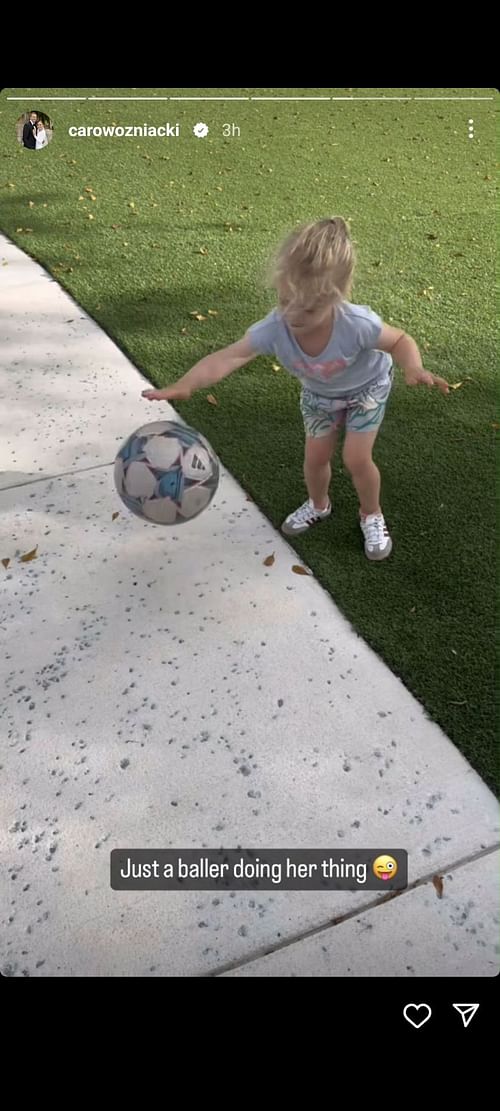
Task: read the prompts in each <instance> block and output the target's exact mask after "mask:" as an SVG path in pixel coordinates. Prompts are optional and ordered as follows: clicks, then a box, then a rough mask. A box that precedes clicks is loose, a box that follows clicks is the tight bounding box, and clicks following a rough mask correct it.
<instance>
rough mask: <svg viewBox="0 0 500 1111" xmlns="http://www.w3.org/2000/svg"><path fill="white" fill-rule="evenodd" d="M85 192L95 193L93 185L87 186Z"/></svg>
mask: <svg viewBox="0 0 500 1111" xmlns="http://www.w3.org/2000/svg"><path fill="white" fill-rule="evenodd" d="M83 192H84V193H93V192H94V190H93V188H92V186H91V185H86V186H85V188H84V190H83Z"/></svg>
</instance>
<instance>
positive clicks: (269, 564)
mask: <svg viewBox="0 0 500 1111" xmlns="http://www.w3.org/2000/svg"><path fill="white" fill-rule="evenodd" d="M274 559H275V556H274V552H273V554H272V555H270V556H267V559H265V560H264V561H263V562H264V567H272V565H273V563H274Z"/></svg>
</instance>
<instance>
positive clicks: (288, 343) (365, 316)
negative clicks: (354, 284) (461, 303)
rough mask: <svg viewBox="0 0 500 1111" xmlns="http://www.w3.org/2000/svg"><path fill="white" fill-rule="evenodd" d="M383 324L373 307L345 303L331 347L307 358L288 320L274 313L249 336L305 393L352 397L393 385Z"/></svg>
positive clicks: (260, 352) (337, 315) (337, 313)
mask: <svg viewBox="0 0 500 1111" xmlns="http://www.w3.org/2000/svg"><path fill="white" fill-rule="evenodd" d="M381 329H382V320H381V318H380V316H377V314H376V313H375V312H373V311H372V309H370V308H368V306H367V305H351V304H350V302H348V301H343V302H342V303H341V304H340V305H338V306H337V307H336V310H335V320H334V324H333V328H332V333H331V336H330V339H329V340H328V343H327V345H326V347H325V349H324V351H322V352H321V354H320V355H317V356H315V357H313V356H311V355H306V354H305V352H304V351H303V350H302V348H301V347H300V346H299V344H298V342H297V340H296V339H295V336H294V335H292V332H291V331H290V329H289V327H288V325H287V324H286V322H285V320H284V319H283V316H282V315H281V313H280V312H279V311H278V309H274V310H273V312H270V313H269V315H268V316H266V317H265V318H264V320H259V321H258V322H257V324H253V325H252V326H251V327H250V328H249V329H248V332H247V335H248V337H249V339H250V342H251V344H252V347H253V349H254V351H255V352H256V353H257V354H258V355H274V356H275V357H276V358H277V359H279V361H280V363H281V364H282V365H283V366H284V367H285V369H286V370H288V371H289V372H290V374H293V375H294V377H295V378H298V379H299V380H300V382H301V383H302V385H303V387H304V389H305V390H311V392H312V393H316V394H321V395H322V396H323V397H348V396H349V395H350V394H356V393H358V392H359V391H361V390H362V389H363V388H364V387H365V386H368V385H370V384H371V383H372V382H376V381H380V382H383V381H385V380H387V381H389V377H390V371H391V368H392V359H391V356H390V355H388V354H387V353H386V352H383V351H377V340H378V339H379V337H380V332H381Z"/></svg>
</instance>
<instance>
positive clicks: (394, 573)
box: [0, 89, 498, 788]
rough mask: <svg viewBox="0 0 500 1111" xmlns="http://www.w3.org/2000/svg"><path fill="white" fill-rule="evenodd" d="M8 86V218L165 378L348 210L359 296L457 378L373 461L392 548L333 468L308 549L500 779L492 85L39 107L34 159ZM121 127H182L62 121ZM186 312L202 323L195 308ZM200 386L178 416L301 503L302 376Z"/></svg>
mask: <svg viewBox="0 0 500 1111" xmlns="http://www.w3.org/2000/svg"><path fill="white" fill-rule="evenodd" d="M99 91H101V92H102V93H103V94H107V95H111V93H113V94H115V95H117V96H118V95H119V94H120V93H123V94H128V95H130V93H131V90H126V89H125V90H120V89H117V90H95V92H96V93H98V92H99ZM136 91H137V92H138V93H140V94H141V95H143V96H146V95H148V94H149V95H153V94H154V93H155V92H165V93H172V94H173V93H175V92H176V91H177V92H184V93H187V92H189V93H192V95H195V94H196V93H205V94H211V95H216V94H217V92H220V93H222V92H228V90H215V89H210V90H148V89H141V90H136ZM229 91H230V92H232V93H234V94H235V93H241V94H242V95H243V94H245V95H246V94H249V93H250V94H251V93H254V92H259V91H260V92H262V90H229ZM265 91H266V92H268V93H269V94H272V93H276V94H281V95H284V94H286V93H293V92H298V91H299V90H281V89H280V90H265ZM300 91H301V92H303V93H311V94H313V93H318V94H320V93H324V92H325V90H300ZM328 91H329V92H331V93H332V95H333V94H335V93H338V94H339V95H341V94H343V93H346V92H348V90H328ZM377 91H379V90H377ZM40 92H41V91H40ZM43 92H44V94H45V95H51V94H52V95H57V94H61V93H64V94H65V95H70V93H71V92H74V93H75V94H76V93H79V92H83V93H86V92H87V90H57V89H56V90H50V89H48V90H44V91H43ZM353 92H354V93H355V94H360V95H361V94H362V93H363V92H365V93H367V94H369V93H372V92H373V90H361V89H360V90H353ZM380 92H381V93H382V92H387V93H388V94H392V95H396V94H397V93H398V92H402V93H414V92H415V93H418V92H422V90H411V89H410V90H380ZM426 92H427V93H428V95H431V94H432V92H435V93H436V94H439V93H443V94H444V93H445V92H448V93H449V92H450V90H426ZM451 92H457V93H460V94H461V95H466V94H467V93H468V92H470V93H471V94H473V93H476V94H483V95H485V94H487V93H488V92H490V93H493V92H494V90H451ZM15 93H16V90H4V92H3V93H2V95H1V98H0V109H1V115H0V134H1V144H0V151H1V154H0V227H1V229H2V230H3V231H4V232H5V233H6V234H7V235H8V236H9V237H10V238H11V239H12V240H14V242H15V243H17V244H18V245H19V246H20V247H22V249H23V250H25V251H26V252H27V253H28V254H30V255H32V256H33V257H34V258H36V259H37V260H39V261H40V262H41V263H42V264H43V265H44V266H45V267H46V268H47V269H48V270H49V271H50V272H51V273H52V274H53V275H54V276H55V277H56V278H57V280H58V281H59V282H60V284H61V285H62V286H63V287H64V288H66V289H67V290H68V291H69V292H70V293H71V294H72V296H73V297H74V298H75V299H76V300H77V301H78V302H79V303H80V304H81V305H82V306H83V307H84V308H85V309H86V311H87V312H88V313H90V314H91V316H92V317H94V318H95V320H97V321H98V322H99V324H100V325H101V326H102V327H103V328H104V329H105V331H106V332H107V333H109V335H110V336H112V337H113V338H114V339H115V340H116V342H117V343H118V345H119V346H120V347H121V348H122V349H123V350H124V351H126V352H127V354H128V355H129V356H130V358H131V359H132V360H133V362H134V363H135V364H136V365H137V366H138V367H140V368H141V369H142V370H143V371H144V372H145V373H146V374H147V376H148V377H149V379H150V380H151V382H153V383H154V384H155V385H163V384H165V383H167V382H171V381H173V380H174V379H176V378H177V377H179V376H181V375H182V374H183V373H184V372H185V371H186V370H187V369H188V368H189V367H190V366H191V365H192V364H193V363H194V362H196V361H197V360H198V359H199V358H200V357H201V356H202V355H204V354H206V353H207V352H209V351H212V350H215V349H217V348H218V347H222V346H224V345H225V344H227V343H229V342H231V341H233V340H235V339H237V338H239V337H240V336H241V335H242V334H243V333H244V332H245V330H246V328H247V327H248V326H249V325H250V324H251V323H252V322H254V321H255V320H258V319H260V318H261V317H262V316H263V315H265V313H266V312H267V311H268V310H269V308H270V307H271V305H272V299H271V297H270V294H269V293H267V292H266V290H265V287H264V279H263V274H264V267H265V263H266V259H267V256H268V253H269V251H270V249H271V248H272V247H273V246H274V244H275V242H276V240H277V239H278V238H279V237H280V236H281V234H282V233H283V232H285V231H286V230H288V229H289V228H290V226H291V225H293V224H294V223H295V222H296V221H298V220H310V219H316V218H319V217H321V216H324V215H330V214H332V213H339V214H342V215H344V216H345V217H347V218H349V220H350V221H351V227H352V232H353V236H354V239H355V241H356V243H357V249H358V253H359V265H358V270H357V276H356V282H355V288H354V294H353V300H354V301H355V302H357V303H359V304H368V305H370V306H371V307H372V308H373V309H375V310H376V311H377V312H378V313H379V314H380V315H381V316H382V317H383V318H384V319H385V320H386V321H387V322H389V323H394V324H397V325H400V326H402V327H403V328H405V329H406V330H407V331H408V332H409V333H410V334H411V335H413V336H414V337H415V339H416V340H417V343H418V344H419V346H420V348H421V350H422V352H423V353H424V356H425V364H426V366H427V368H428V369H429V370H434V371H435V372H438V373H439V374H442V375H443V376H444V377H446V378H447V379H448V380H449V381H450V382H451V383H458V382H462V383H463V384H462V386H461V387H460V388H459V389H457V390H454V391H452V392H451V393H450V395H449V397H448V398H444V397H442V396H441V395H440V394H438V393H437V392H431V391H428V392H427V391H426V390H425V389H423V388H422V389H420V390H416V389H415V390H410V389H408V388H407V387H406V386H405V385H404V382H403V381H402V376H401V375H399V376H398V380H397V384H396V387H395V390H394V393H393V395H392V399H391V402H390V405H389V409H388V413H387V417H386V420H385V423H384V426H383V430H382V432H381V434H380V437H379V441H378V443H377V447H376V453H375V458H376V460H377V463H378V464H379V466H380V468H381V471H382V476H383V507H384V510H385V514H386V518H387V521H388V524H389V527H390V530H391V533H392V536H393V540H394V553H393V555H392V556H391V558H390V559H389V560H388V561H387V562H386V563H383V564H381V565H373V564H370V563H369V562H368V561H367V560H366V559H365V557H364V554H363V550H362V543H361V533H360V530H359V527H358V524H357V506H356V498H355V495H354V492H353V489H352V487H351V485H350V481H349V480H348V478H347V476H346V475H345V474H343V473H342V468H341V464H340V462H339V461H337V462H336V465H335V467H334V479H333V486H332V498H333V501H334V506H335V512H334V515H333V516H332V518H331V519H330V520H329V521H328V522H327V523H325V524H324V525H322V526H321V527H320V528H318V529H317V530H315V531H314V532H313V533H312V534H310V535H309V536H306V537H304V538H302V539H298V540H297V541H296V543H295V547H296V549H297V552H298V553H299V555H300V557H301V558H302V559H303V560H304V561H305V562H306V563H307V564H308V565H309V567H311V569H312V570H313V571H314V574H315V575H316V577H317V579H318V580H319V582H321V583H322V584H323V586H324V587H325V588H326V589H327V590H328V591H329V592H330V594H331V595H332V597H333V598H334V599H335V602H336V603H337V604H338V605H339V607H340V608H341V610H342V611H343V612H344V614H345V615H346V616H347V617H348V618H349V620H350V621H351V622H352V624H353V626H354V627H355V628H356V630H357V631H358V632H359V633H360V635H361V636H362V637H364V638H365V640H366V641H367V642H368V643H369V644H370V645H372V647H373V648H374V649H375V651H376V652H378V653H379V654H380V655H381V656H382V657H383V659H384V660H385V661H386V662H387V664H388V665H389V666H390V667H391V668H392V670H393V671H394V672H395V673H396V674H397V675H399V676H400V677H401V679H402V681H403V682H404V683H405V685H406V686H407V687H408V688H409V689H410V690H411V691H412V692H413V693H414V694H415V695H416V697H417V698H418V699H419V700H420V701H421V702H422V703H423V704H424V706H425V707H426V709H427V712H428V713H429V715H430V716H431V717H432V718H433V719H434V720H436V721H437V722H439V724H440V725H441V726H442V728H443V729H444V730H445V732H446V733H447V734H448V735H449V736H450V737H451V738H452V740H453V741H454V743H455V744H456V745H457V746H458V747H459V748H460V750H461V751H462V752H463V753H464V755H465V756H466V757H467V759H468V760H470V762H471V764H473V766H474V767H475V768H476V769H477V770H478V771H479V772H480V773H481V775H482V776H484V778H485V779H486V781H487V782H488V783H489V784H490V785H491V786H494V787H495V786H496V787H497V788H498V762H497V759H496V745H495V740H496V728H495V726H496V720H495V697H494V659H495V655H494V643H495V641H494V629H495V592H496V576H495V556H496V548H495V511H496V499H495V439H496V435H497V432H496V430H495V422H496V421H497V420H498V415H497V404H496V403H497V384H496V375H497V368H496V365H495V358H496V353H497V343H496V340H497V336H496V330H495V315H496V314H495V308H496V304H495V299H494V283H495V250H496V226H495V207H494V206H495V180H494V178H495V174H496V163H495V158H496V150H495V114H496V111H497V108H498V100H497V101H495V102H477V103H475V104H473V105H471V104H470V103H467V102H456V101H455V102H453V103H452V102H432V103H425V102H424V103H422V102H418V101H410V102H408V103H401V102H392V101H386V102H383V103H382V102H372V103H370V102H363V103H355V102H354V103H353V102H347V103H344V104H338V103H333V104H332V103H324V104H323V103H317V104H313V103H311V102H307V103H303V104H297V103H289V102H286V103H279V104H278V103H255V102H254V103H252V102H242V103H237V104H224V103H209V104H198V105H195V104H193V103H182V104H180V103H170V104H168V103H160V104H153V103H152V102H145V103H144V104H138V103H134V102H125V103H109V102H105V101H103V102H98V103H96V104H89V103H88V102H87V103H85V102H81V103H67V102H59V103H56V104H53V105H50V107H48V106H47V105H46V104H45V103H44V107H45V109H46V110H47V111H49V112H50V113H51V114H52V115H53V120H54V140H53V142H52V144H51V145H50V147H49V148H48V150H46V151H42V152H36V153H34V152H30V151H25V150H24V149H22V148H21V147H19V146H18V144H17V143H16V137H15V121H16V117H17V116H18V115H19V114H20V112H21V111H22V110H24V108H25V107H26V108H28V109H29V108H32V107H34V108H37V107H38V105H37V103H36V97H35V98H33V97H32V98H31V100H30V101H29V102H26V105H25V104H24V103H19V104H18V103H9V102H7V100H6V95H7V94H9V95H15ZM470 117H473V118H474V127H475V138H474V140H469V139H468V135H467V131H468V119H469V118H470ZM198 120H203V121H205V122H206V123H207V124H208V125H209V127H210V133H209V136H208V137H207V138H206V139H203V140H198V139H195V138H194V137H193V136H192V135H191V133H190V129H191V127H192V125H193V124H194V123H196V122H197V121H198ZM112 122H115V123H117V124H124V125H127V124H137V125H140V124H143V123H145V122H146V123H149V124H153V125H158V124H162V123H165V122H170V123H176V122H179V123H180V125H181V137H180V138H179V139H159V138H128V139H126V138H123V139H103V138H100V139H99V138H85V139H83V138H70V137H69V135H68V128H69V127H70V126H71V125H75V126H79V125H82V124H85V125H91V124H93V125H99V124H100V125H102V124H110V123H112ZM227 122H234V123H236V124H237V125H238V126H239V127H240V128H241V137H240V138H231V139H223V138H222V126H223V124H224V123H227ZM81 197H83V198H84V199H83V200H81V199H79V198H81ZM92 197H95V198H96V199H95V200H92ZM21 229H22V230H21ZM208 310H211V312H212V313H216V314H217V315H209V311H208ZM194 312H199V313H200V314H202V315H203V316H204V317H206V319H205V320H201V321H197V320H196V319H195V318H194V317H193V316H192V315H191V314H192V313H194ZM469 379H471V380H469ZM140 388H141V386H140V383H139V382H138V391H139V390H140ZM210 392H211V393H214V394H216V397H217V401H218V405H217V406H214V405H211V404H209V403H207V392H206V391H205V392H204V393H200V394H197V395H196V396H195V397H194V398H192V399H191V400H190V401H189V403H186V404H183V405H179V411H180V412H181V413H182V416H183V417H184V418H185V419H186V420H187V421H188V422H189V423H190V424H192V425H194V426H195V427H196V428H198V429H200V431H201V432H203V433H204V434H205V435H206V436H207V437H208V439H209V440H210V441H211V443H212V444H213V446H214V448H215V450H216V451H217V452H218V454H219V455H220V457H221V459H222V461H223V463H224V464H225V466H226V467H228V469H229V470H230V471H231V472H232V473H233V474H234V476H235V477H236V478H237V479H238V481H239V482H240V483H241V484H242V486H243V487H244V488H245V490H247V491H248V492H249V494H250V495H251V497H252V498H253V499H254V500H255V501H256V502H257V504H258V505H259V506H260V507H261V508H262V510H263V511H264V513H265V514H266V515H267V516H268V518H269V519H270V520H271V521H272V522H273V523H274V524H275V525H276V526H278V525H279V524H280V523H281V521H282V519H283V517H284V516H285V515H286V514H287V513H288V512H290V510H291V509H293V508H295V507H296V505H298V504H299V503H300V502H301V501H302V500H303V499H304V495H305V491H304V486H303V479H302V455H303V430H302V422H301V417H300V413H299V408H298V385H297V383H296V382H295V381H294V380H293V379H292V378H291V377H289V376H288V375H287V374H286V372H285V371H283V370H278V371H276V370H274V369H273V365H272V360H266V359H259V360H257V361H256V362H255V363H254V364H252V365H251V366H250V367H248V368H245V369H244V370H242V371H240V372H239V373H238V374H236V375H235V376H233V377H232V378H230V379H228V380H226V381H225V382H223V383H222V384H220V385H219V386H218V387H217V388H215V389H212V390H211V391H210ZM144 415H145V419H149V418H150V419H153V417H154V418H156V417H157V416H158V415H159V410H158V409H157V408H155V410H154V412H153V408H152V407H150V406H148V407H146V405H145V410H144ZM129 431H130V429H124V430H123V434H124V436H125V435H126V434H127V433H128V432H129ZM300 635H301V631H300V630H299V629H298V630H297V638H298V640H299V638H300Z"/></svg>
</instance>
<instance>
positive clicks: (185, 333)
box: [181, 328, 189, 336]
mask: <svg viewBox="0 0 500 1111" xmlns="http://www.w3.org/2000/svg"><path fill="white" fill-rule="evenodd" d="M188 334H189V333H188V330H187V328H181V336H187V335H188Z"/></svg>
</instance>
